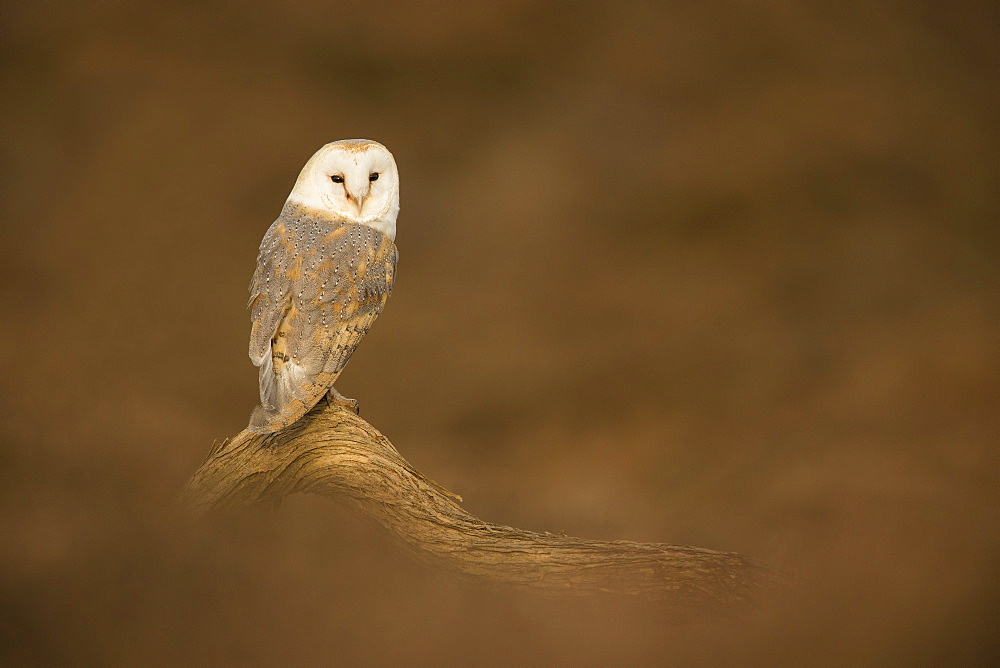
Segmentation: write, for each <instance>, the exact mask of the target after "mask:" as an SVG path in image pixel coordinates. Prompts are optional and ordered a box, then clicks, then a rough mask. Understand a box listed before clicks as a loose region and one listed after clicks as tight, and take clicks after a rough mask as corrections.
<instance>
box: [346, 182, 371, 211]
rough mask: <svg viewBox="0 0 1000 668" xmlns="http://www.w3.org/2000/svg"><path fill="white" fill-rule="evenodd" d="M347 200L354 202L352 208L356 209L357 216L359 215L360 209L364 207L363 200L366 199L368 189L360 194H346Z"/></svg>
mask: <svg viewBox="0 0 1000 668" xmlns="http://www.w3.org/2000/svg"><path fill="white" fill-rule="evenodd" d="M347 199H349V200H351V201H352V202H354V206H356V207H358V215H359V216H360V215H361V209H363V208H364V206H365V200H366V199H368V189H367V188H366V189H365V190H364V191H362V192H350V191H348V193H347Z"/></svg>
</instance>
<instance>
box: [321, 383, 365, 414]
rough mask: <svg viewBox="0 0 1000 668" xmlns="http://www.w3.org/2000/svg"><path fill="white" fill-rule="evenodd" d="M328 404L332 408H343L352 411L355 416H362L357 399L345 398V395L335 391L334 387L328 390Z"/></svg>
mask: <svg viewBox="0 0 1000 668" xmlns="http://www.w3.org/2000/svg"><path fill="white" fill-rule="evenodd" d="M326 403H327V405H330V406H334V405H336V406H343V407H344V408H346V409H347V410H349V411H351V412H352V413H354V414H355V415H361V406H359V405H358V400H357V399H351V398H349V397H345V396H344V395H343V394H341V393H340V392H338V391H337V390H335V389H333V388H332V387H331V388H330V389H329V390H327V393H326Z"/></svg>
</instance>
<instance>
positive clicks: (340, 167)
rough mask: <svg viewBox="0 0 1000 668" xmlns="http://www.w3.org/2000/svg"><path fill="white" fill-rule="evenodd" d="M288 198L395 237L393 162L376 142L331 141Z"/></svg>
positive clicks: (396, 205) (396, 203)
mask: <svg viewBox="0 0 1000 668" xmlns="http://www.w3.org/2000/svg"><path fill="white" fill-rule="evenodd" d="M288 201H289V202H294V203H296V204H299V205H301V206H305V207H308V208H311V209H316V210H318V211H322V212H326V213H328V214H331V215H332V217H334V218H336V219H338V220H346V221H348V222H351V223H361V224H363V225H368V226H370V227H374V228H375V229H377V230H379V231H381V232H383V233H384V234H385V235H387V236H388V237H389V238H390V239H392V240H395V239H396V215H397V214H398V213H399V174H398V172H397V171H396V161H395V160H393V158H392V153H389V151H388V150H387V149H386V147H385V146H382V144H379V143H378V142H376V141H371V140H369V139H342V140H340V141H335V142H331V143H329V144H327V145H326V146H324V147H323V148H321V149H320V150H318V151H316V153H315V154H314V155H313V157H311V158H310V159H309V162H307V163H306V166H305V167H303V168H302V171H301V172H300V173H299V178H298V180H297V181H296V182H295V187H294V188H292V192H291V194H290V195H289V196H288Z"/></svg>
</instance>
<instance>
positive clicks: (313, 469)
mask: <svg viewBox="0 0 1000 668" xmlns="http://www.w3.org/2000/svg"><path fill="white" fill-rule="evenodd" d="M295 492H312V493H316V494H322V495H325V496H329V497H331V498H333V499H336V500H337V501H339V502H341V503H344V504H346V505H347V506H349V507H350V508H352V509H353V510H354V511H356V512H358V513H360V514H362V515H364V516H366V517H368V518H370V519H372V520H374V521H375V522H377V523H378V524H380V525H381V526H382V527H384V528H385V529H386V530H387V531H388V532H389V534H390V535H392V536H393V537H395V538H396V539H398V540H399V541H400V542H402V544H403V545H405V546H406V547H407V548H409V550H410V551H411V552H412V553H413V554H414V555H415V556H416V557H417V558H418V559H420V560H421V561H423V562H425V563H427V564H429V565H431V566H432V567H437V568H443V569H446V570H448V571H451V572H453V573H456V574H458V575H461V576H463V577H465V578H468V579H473V580H476V581H480V582H484V583H487V584H493V585H498V586H516V587H523V588H529V589H533V590H538V591H544V592H549V593H558V594H570V595H574V594H576V595H581V594H593V593H597V592H612V593H619V594H626V595H633V596H640V597H645V598H650V599H656V600H660V601H664V602H666V603H668V604H670V605H673V606H676V607H678V608H679V609H680V608H684V609H690V608H696V609H707V608H708V609H711V608H714V609H719V608H728V607H731V606H733V605H734V604H741V603H751V602H755V601H758V600H760V599H761V598H763V597H765V596H766V594H768V593H769V592H772V591H774V589H775V586H776V585H781V584H783V583H785V582H786V581H787V578H786V577H785V576H782V575H781V574H779V573H777V572H776V571H773V570H771V569H770V568H767V567H765V566H762V565H760V564H757V563H755V562H753V561H752V560H750V559H748V558H747V557H744V556H742V555H739V554H736V553H732V552H717V551H714V550H706V549H700V548H695V547H686V546H677V545H665V544H659V543H634V542H630V541H600V540H584V539H580V538H573V537H569V536H563V535H555V534H550V533H538V532H533V531H524V530H521V529H515V528H513V527H507V526H501V525H497V524H491V523H489V522H484V521H483V520H480V519H478V518H477V517H474V516H473V515H471V514H469V513H468V512H466V511H465V510H463V509H462V507H461V506H459V505H458V501H461V498H459V497H458V496H456V495H454V494H452V493H451V492H449V491H447V490H446V489H444V488H443V487H441V486H440V485H438V484H437V483H435V482H433V481H432V480H430V479H428V478H426V477H425V476H423V475H422V474H421V473H420V472H419V471H417V470H415V469H414V468H413V467H411V466H410V465H409V464H408V463H407V462H406V460H404V459H403V457H402V456H401V455H400V454H399V453H398V452H397V451H396V449H395V448H394V447H393V446H392V444H391V443H390V442H389V441H388V440H387V439H386V438H385V437H384V436H383V435H382V434H380V433H379V432H378V431H377V430H376V429H375V428H374V427H372V426H371V425H370V424H368V423H367V422H366V421H364V420H362V419H361V418H360V417H358V416H356V415H354V414H353V413H351V412H350V411H348V410H346V409H344V408H342V407H339V406H326V405H325V402H321V405H320V406H319V407H317V408H316V409H314V410H313V411H312V412H310V413H309V414H308V415H306V416H305V417H304V418H303V419H301V420H299V421H298V422H297V423H295V424H294V425H292V426H291V427H289V428H287V429H284V430H282V431H279V432H277V433H275V434H269V435H258V434H252V433H250V432H248V431H243V432H241V433H240V434H239V435H237V436H236V437H234V438H232V439H229V440H227V441H224V442H223V443H221V444H220V445H218V446H217V447H215V448H214V449H213V451H212V452H211V453H210V454H209V456H208V458H207V459H206V460H205V462H204V463H203V464H202V465H201V467H200V468H199V469H198V471H197V472H196V473H195V474H194V476H193V477H192V478H191V480H190V482H189V483H188V486H187V488H186V489H185V490H184V492H183V494H182V497H181V500H182V502H183V503H184V504H185V505H186V506H187V507H189V508H191V509H194V510H208V509H213V508H233V507H238V506H244V505H248V504H253V503H257V502H260V501H265V500H275V499H280V498H281V497H284V496H287V495H289V494H293V493H295Z"/></svg>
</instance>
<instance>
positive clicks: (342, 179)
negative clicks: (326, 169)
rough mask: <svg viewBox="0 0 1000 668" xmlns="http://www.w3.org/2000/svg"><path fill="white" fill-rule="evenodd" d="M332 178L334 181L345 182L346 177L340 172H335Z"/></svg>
mask: <svg viewBox="0 0 1000 668" xmlns="http://www.w3.org/2000/svg"><path fill="white" fill-rule="evenodd" d="M330 180H331V181H333V182H334V183H343V182H344V177H343V176H341V175H340V174H334V175H333V176H331V177H330Z"/></svg>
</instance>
